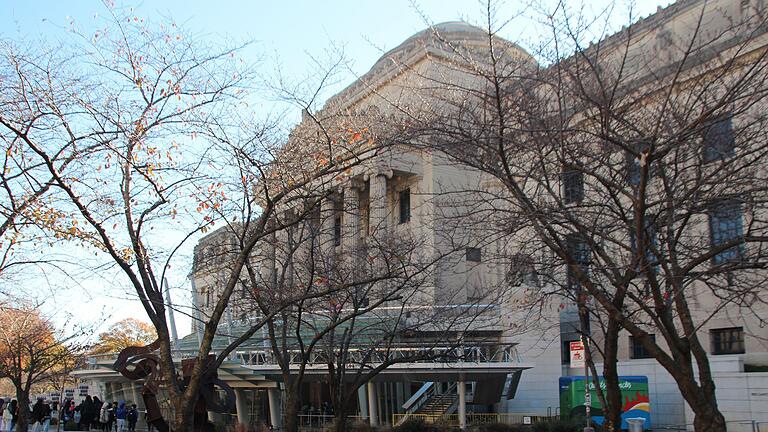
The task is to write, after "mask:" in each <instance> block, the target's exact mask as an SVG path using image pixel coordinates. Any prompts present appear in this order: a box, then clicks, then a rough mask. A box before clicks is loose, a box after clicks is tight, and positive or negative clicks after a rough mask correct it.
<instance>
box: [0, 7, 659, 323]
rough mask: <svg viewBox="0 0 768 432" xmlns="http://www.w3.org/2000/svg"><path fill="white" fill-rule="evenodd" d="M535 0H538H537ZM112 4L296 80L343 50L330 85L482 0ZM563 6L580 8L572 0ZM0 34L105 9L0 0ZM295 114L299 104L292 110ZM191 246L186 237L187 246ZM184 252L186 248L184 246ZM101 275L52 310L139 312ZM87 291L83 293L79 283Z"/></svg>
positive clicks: (179, 285)
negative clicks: (248, 43) (239, 49)
mask: <svg viewBox="0 0 768 432" xmlns="http://www.w3.org/2000/svg"><path fill="white" fill-rule="evenodd" d="M537 3H539V2H537ZM669 3H670V0H639V1H637V2H636V3H634V4H630V3H627V2H624V1H617V2H614V1H611V0H594V1H589V0H585V1H584V3H583V5H584V6H583V7H585V8H586V9H587V13H588V14H595V13H598V12H600V11H602V10H604V9H605V8H608V7H612V6H613V7H614V8H615V11H614V16H615V19H614V21H613V23H614V27H615V28H619V27H620V26H621V25H623V24H626V23H627V19H628V18H627V17H628V13H627V11H628V10H629V9H630V8H631V9H632V10H633V12H632V15H633V16H634V17H645V16H647V15H649V14H651V13H653V12H655V11H656V8H657V6H658V5H662V6H666V5H667V4H669ZM116 5H117V6H118V7H133V8H135V13H136V15H138V16H140V17H145V18H149V19H155V18H163V17H166V18H169V19H172V20H174V21H175V22H177V23H179V24H180V25H182V26H183V27H185V28H187V29H189V30H192V31H194V32H196V33H199V34H201V35H203V36H204V37H211V38H216V39H227V40H232V41H244V40H252V41H254V42H255V44H254V47H253V49H252V50H249V51H248V52H249V53H252V54H250V55H253V56H254V57H255V58H256V57H258V58H259V59H260V62H259V64H260V65H261V66H260V67H261V69H262V72H263V73H264V74H265V75H269V74H271V73H272V72H273V71H274V70H276V69H277V68H278V67H279V68H280V70H281V71H282V74H283V75H285V76H287V77H288V78H290V79H293V80H299V79H301V78H302V77H304V76H306V75H308V74H311V72H312V70H313V63H312V58H315V59H319V60H320V61H323V60H324V59H325V58H326V57H328V50H329V49H332V50H339V49H343V51H344V53H345V56H346V58H347V59H349V70H348V73H347V74H346V75H344V76H340V77H339V79H338V82H337V83H336V84H335V86H334V87H333V91H338V90H340V89H341V88H343V87H344V86H346V85H348V84H350V83H351V82H352V81H353V80H354V77H355V76H359V75H361V74H363V73H365V72H366V71H367V70H368V69H369V68H370V67H371V66H372V65H373V64H374V63H375V61H376V60H377V59H378V58H379V57H380V56H381V54H382V53H383V52H384V51H386V50H389V49H391V48H394V47H395V46H397V45H398V44H400V43H401V42H402V41H403V40H405V39H406V38H408V37H409V36H411V35H412V34H414V33H416V32H418V31H420V30H422V29H424V28H425V27H427V25H428V23H429V22H431V23H440V22H444V21H454V20H464V21H467V22H469V23H472V24H479V25H482V23H483V21H484V18H483V17H484V10H485V5H484V4H483V2H477V1H474V0H466V1H461V0H420V1H409V0H388V1H370V0H355V1H353V0H325V1H322V0H321V1H318V0H306V1H304V0H302V1H288V0H284V1H274V0H266V1H265V0H251V1H244V0H243V1H234V0H217V1H200V0H187V1H183V0H167V1H166V0H164V1H150V0H146V1H144V2H141V3H139V2H137V3H128V2H119V1H118V2H116ZM569 6H572V7H574V8H580V7H582V3H578V4H577V3H576V2H570V3H569ZM495 7H496V9H497V14H496V15H497V16H498V17H499V18H507V17H511V16H515V15H516V14H517V13H518V12H520V10H521V9H526V8H529V7H530V6H529V5H528V4H527V3H526V2H525V1H508V2H496V3H495ZM0 9H2V11H3V13H2V15H1V16H0V36H1V37H3V38H9V39H19V38H43V39H49V40H57V39H63V38H66V37H67V29H68V28H69V26H70V25H71V24H70V23H71V22H72V21H74V23H75V25H76V26H78V28H88V27H89V26H92V25H93V23H94V18H95V17H97V16H98V15H103V14H105V13H106V11H107V9H106V7H105V6H104V5H103V4H102V3H101V2H99V1H96V0H93V1H84V0H68V1H61V0H59V1H54V0H47V1H45V0H0ZM535 34H536V29H535V23H534V22H532V21H528V20H522V19H518V20H515V21H513V22H512V23H511V24H510V25H507V26H506V27H505V29H504V30H503V31H502V33H501V35H502V36H503V37H505V38H507V39H509V40H513V41H516V42H519V43H521V45H523V46H526V44H527V43H535ZM294 115H296V116H297V117H298V109H296V113H295V114H294ZM190 249H191V246H190ZM189 252H191V250H190V251H189ZM188 271H189V269H178V270H177V272H178V274H174V275H171V277H170V280H171V283H170V284H171V286H172V287H173V288H174V289H173V291H172V293H173V295H174V298H175V301H176V302H178V303H186V302H187V298H188V292H189V285H188V281H187V280H186V274H187V273H188ZM97 285H98V284H95V285H94V284H86V285H85V287H78V288H73V289H70V290H69V291H68V294H66V295H62V296H57V304H56V309H57V311H59V312H60V311H69V312H71V313H74V314H76V317H78V318H82V319H85V320H98V319H104V320H106V321H107V322H109V323H111V322H114V321H117V320H119V319H121V318H125V317H136V318H140V319H145V316H144V312H143V310H142V309H141V306H140V305H139V304H138V302H136V301H126V299H127V298H128V297H127V294H126V293H123V292H121V290H120V289H119V288H111V289H101V287H100V286H97ZM84 288H85V289H86V291H84V292H81V290H83V289H84ZM177 326H178V328H179V333H180V334H181V335H184V334H187V333H189V328H190V321H189V319H186V318H185V317H183V316H177Z"/></svg>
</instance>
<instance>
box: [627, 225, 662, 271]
mask: <svg viewBox="0 0 768 432" xmlns="http://www.w3.org/2000/svg"><path fill="white" fill-rule="evenodd" d="M644 235H645V236H646V239H647V241H648V244H647V245H646V247H645V259H646V261H648V264H649V266H650V267H651V270H652V271H654V272H656V271H657V270H658V266H659V259H658V257H657V256H656V254H655V253H654V251H656V252H658V253H661V252H660V251H659V236H658V234H657V233H656V228H655V227H654V226H653V224H651V223H650V221H648V219H647V218H646V227H645V233H644ZM629 244H630V247H631V248H632V254H633V255H636V254H637V250H638V247H639V245H638V244H637V235H636V234H635V229H634V228H632V229H630V230H629ZM637 271H639V272H642V271H643V269H642V266H641V263H640V262H638V266H637Z"/></svg>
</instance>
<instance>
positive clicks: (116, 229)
mask: <svg viewBox="0 0 768 432" xmlns="http://www.w3.org/2000/svg"><path fill="white" fill-rule="evenodd" d="M240 48H242V47H235V48H228V47H218V46H214V45H213V44H207V43H205V42H204V41H202V40H200V39H197V38H195V37H194V36H191V35H190V34H188V33H186V32H184V31H183V30H181V29H180V28H178V27H177V26H176V25H175V24H174V23H164V24H161V25H152V24H150V23H147V22H145V21H144V19H142V18H139V17H134V16H132V15H131V16H128V15H126V14H123V13H122V12H121V11H119V10H112V11H111V15H110V16H109V17H108V18H107V19H106V22H105V28H104V29H102V30H99V31H97V32H96V33H95V34H93V35H87V36H85V35H83V36H81V37H80V39H77V40H75V41H72V42H71V44H70V45H66V46H64V47H61V48H60V49H57V50H55V51H54V50H45V49H43V50H37V49H34V48H33V49H31V50H30V49H24V50H21V49H19V50H17V49H15V48H14V47H8V50H7V51H6V53H5V55H4V57H3V67H4V68H5V69H10V70H16V73H15V74H8V75H7V76H8V78H9V79H8V80H7V81H6V80H4V85H5V88H4V90H3V98H4V100H3V104H2V105H3V106H4V107H6V106H7V107H10V108H9V109H7V110H5V111H4V112H3V114H2V118H0V125H2V128H3V133H4V137H6V142H14V143H15V145H18V146H19V147H20V148H23V149H24V152H26V153H27V154H29V155H30V157H31V158H34V164H36V165H35V166H37V167H40V168H41V169H42V171H43V174H44V175H43V176H42V177H40V176H36V179H37V181H38V182H39V183H44V182H50V183H51V184H52V186H51V187H50V188H51V191H53V190H54V189H55V197H56V198H57V201H56V211H61V212H65V213H66V214H67V215H69V216H70V217H72V218H73V219H72V221H71V223H69V224H68V226H70V229H75V230H76V231H77V233H78V238H79V239H84V240H82V243H83V246H85V247H86V250H88V251H89V252H91V253H93V252H95V253H96V254H97V257H100V258H103V259H104V260H105V262H108V263H112V264H113V265H114V266H115V268H116V269H117V270H118V271H119V272H120V273H121V274H122V275H123V277H124V278H125V280H126V281H127V282H128V284H129V286H131V287H133V289H134V291H135V293H136V296H137V298H138V299H139V300H140V301H141V304H142V306H143V308H144V310H145V312H146V313H147V315H148V318H149V320H150V321H151V322H152V325H153V327H154V328H155V330H156V332H157V337H158V339H157V341H155V342H154V343H153V344H150V346H148V347H144V348H142V350H143V351H142V353H141V354H140V356H147V355H150V354H148V353H147V352H145V351H152V350H153V349H157V350H158V356H157V357H156V358H155V357H153V360H152V364H153V366H152V367H149V368H148V369H147V371H148V373H151V374H156V375H159V376H160V378H161V379H162V381H163V383H164V384H165V385H167V389H168V394H169V398H170V400H171V405H172V407H173V409H174V416H175V417H174V419H173V420H172V423H173V429H174V430H192V422H193V417H194V416H193V415H192V413H193V409H194V406H195V404H196V402H197V401H198V398H199V393H200V389H201V386H204V385H207V384H206V383H207V381H208V380H209V378H210V377H211V374H213V373H214V372H215V369H216V368H217V367H218V366H219V365H220V364H221V362H223V361H224V360H225V359H226V358H227V357H228V356H229V354H230V353H231V352H232V351H233V350H234V349H235V348H236V346H237V345H238V344H239V343H241V342H242V341H243V340H247V339H248V337H250V335H252V334H253V333H255V332H256V331H257V330H258V329H259V328H260V327H261V325H262V324H263V323H264V322H265V321H264V320H262V321H260V322H257V323H254V324H253V326H252V327H250V328H249V329H248V330H247V331H246V332H245V333H244V334H243V335H241V336H240V337H238V338H236V339H235V340H233V342H232V344H231V345H230V346H229V347H227V349H225V350H223V351H222V352H220V353H217V356H216V358H215V360H214V361H213V362H212V363H211V362H210V361H209V359H208V358H209V354H210V353H211V343H212V340H213V338H214V335H215V334H216V332H217V328H218V326H219V323H220V322H221V321H222V318H223V317H224V315H225V312H226V309H227V308H226V307H227V305H228V303H229V301H230V299H231V297H232V295H233V293H234V292H235V290H236V288H237V287H238V286H239V284H240V280H241V271H242V269H243V266H244V265H245V263H246V262H248V260H249V259H250V258H249V257H250V256H251V254H252V252H253V251H254V250H256V249H258V248H259V245H260V244H261V243H262V242H264V241H265V240H267V239H268V238H269V236H270V234H271V233H272V232H274V231H276V230H280V229H284V228H285V227H287V226H291V225H293V224H296V223H297V222H298V221H300V220H302V218H305V217H307V215H306V214H303V213H298V214H295V215H294V216H293V217H291V218H287V219H282V220H280V221H279V222H278V223H277V224H276V225H274V226H268V225H267V222H268V221H270V220H273V219H274V214H275V209H276V208H277V207H279V206H281V205H283V204H284V203H285V202H290V201H291V200H294V199H296V197H297V196H305V197H310V196H312V195H313V194H314V195H320V194H321V193H322V192H318V191H319V189H317V188H316V186H315V181H316V180H317V179H322V178H327V179H333V178H335V177H337V176H340V175H343V174H344V172H345V171H346V170H347V169H348V168H350V167H351V166H354V165H356V164H358V163H361V162H362V161H364V160H365V156H364V154H365V153H366V152H373V149H374V148H375V143H374V142H373V141H372V140H371V134H368V133H366V131H363V130H350V129H349V128H345V129H344V130H343V131H337V130H334V131H332V132H331V133H329V134H324V135H319V134H313V135H311V136H302V137H301V138H302V139H305V141H302V142H296V141H295V140H294V141H289V145H288V146H284V145H283V144H282V137H281V136H280V134H279V132H280V130H279V128H277V127H276V126H275V125H274V124H273V123H272V122H269V121H265V122H264V123H254V118H255V117H256V114H254V113H245V112H244V111H243V109H244V107H245V106H247V103H246V102H247V100H248V99H247V98H246V95H247V94H248V92H247V90H248V88H249V87H250V86H251V84H252V83H253V78H254V74H253V69H252V67H251V66H250V65H249V64H248V63H245V62H242V61H241V59H240V58H239V56H240ZM30 53H32V54H30ZM59 66H61V67H59ZM11 108H12V109H11ZM62 148H67V149H69V148H72V149H74V150H72V154H73V155H74V159H73V160H72V161H71V162H70V163H69V165H68V166H67V169H66V170H64V169H62V162H61V161H59V159H60V157H61V156H60V149H62ZM285 152H292V154H293V155H294V156H295V157H294V158H293V159H291V160H290V161H286V160H280V159H277V158H276V156H277V155H278V154H280V153H285ZM14 192H16V191H15V190H14ZM217 223H218V224H223V225H225V226H227V227H229V229H230V230H231V231H232V232H233V233H234V234H235V235H236V237H237V241H238V243H237V244H238V249H237V252H236V253H235V255H234V256H233V260H232V261H231V265H229V266H227V267H226V269H225V270H224V277H223V280H224V283H223V284H222V286H221V289H220V291H219V292H218V295H217V296H216V297H215V299H214V301H213V303H212V305H211V307H210V309H209V310H208V311H207V312H208V313H207V314H206V316H205V318H204V320H203V321H204V322H202V323H200V324H201V326H203V327H204V331H203V335H202V340H201V344H200V347H199V351H198V355H197V357H196V358H197V361H196V363H195V365H194V367H193V368H192V370H190V371H188V372H189V376H187V377H186V378H187V380H186V382H184V381H182V379H181V375H182V374H181V373H180V371H179V370H178V368H177V366H176V365H175V364H174V361H173V356H172V352H171V342H172V338H171V334H170V333H171V332H170V329H169V326H168V324H167V312H168V305H167V304H166V303H165V301H164V297H163V289H162V283H161V281H162V280H163V278H164V275H165V274H166V272H167V271H169V268H170V266H171V263H172V262H173V260H174V257H175V256H176V255H177V253H178V251H179V250H181V249H182V247H183V245H184V244H185V242H187V241H189V240H190V239H192V238H194V237H195V236H197V235H199V234H200V233H205V232H206V231H208V230H209V229H210V228H211V227H212V226H214V224H217ZM71 227H74V228H71ZM48 228H49V227H48ZM284 300H285V302H286V303H285V305H287V304H289V303H290V302H291V301H293V300H295V299H293V298H291V297H290V296H286V297H285V299H284ZM276 310H277V311H279V308H278V309H276ZM266 318H267V317H265V319H266ZM125 353H126V355H127V356H128V357H129V358H126V359H123V358H121V360H120V362H119V363H120V365H121V366H123V365H124V362H125V361H128V363H130V361H131V358H134V357H135V356H134V357H132V356H131V353H133V354H136V351H127V352H125ZM150 357H151V355H150ZM142 358H143V357H142ZM149 381H150V382H154V381H153V380H149ZM152 420H153V421H155V422H156V426H158V427H160V428H163V429H167V428H168V426H167V424H166V423H165V422H163V421H161V419H158V418H153V419H152Z"/></svg>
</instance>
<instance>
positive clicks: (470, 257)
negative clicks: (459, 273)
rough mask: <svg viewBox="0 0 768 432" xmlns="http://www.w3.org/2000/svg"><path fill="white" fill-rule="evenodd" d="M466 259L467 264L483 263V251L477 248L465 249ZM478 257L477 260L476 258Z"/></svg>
mask: <svg viewBox="0 0 768 432" xmlns="http://www.w3.org/2000/svg"><path fill="white" fill-rule="evenodd" d="M464 254H465V257H464V258H465V259H466V261H467V262H473V263H481V262H483V249H482V248H476V247H468V248H465V249H464ZM475 257H476V258H475Z"/></svg>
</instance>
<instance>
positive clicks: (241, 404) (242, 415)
mask: <svg viewBox="0 0 768 432" xmlns="http://www.w3.org/2000/svg"><path fill="white" fill-rule="evenodd" d="M235 408H236V409H237V422H238V423H240V424H242V425H245V426H247V425H248V423H249V422H248V414H249V413H248V399H247V395H246V394H245V390H244V389H241V388H238V389H235Z"/></svg>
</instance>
